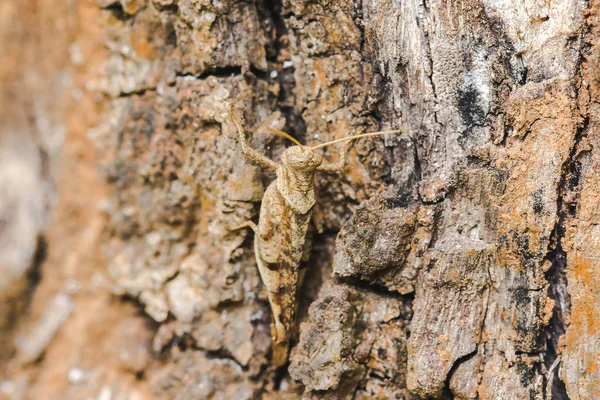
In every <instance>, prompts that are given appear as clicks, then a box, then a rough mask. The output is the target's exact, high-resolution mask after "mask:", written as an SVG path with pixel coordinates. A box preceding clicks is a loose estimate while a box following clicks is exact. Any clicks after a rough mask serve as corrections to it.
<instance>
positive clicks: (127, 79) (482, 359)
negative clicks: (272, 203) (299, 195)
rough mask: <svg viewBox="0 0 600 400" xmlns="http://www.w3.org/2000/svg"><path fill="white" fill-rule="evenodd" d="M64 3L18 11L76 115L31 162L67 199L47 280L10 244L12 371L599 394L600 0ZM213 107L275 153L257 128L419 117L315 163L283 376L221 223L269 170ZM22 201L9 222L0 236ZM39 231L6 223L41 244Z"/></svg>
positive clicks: (274, 385) (54, 380)
mask: <svg viewBox="0 0 600 400" xmlns="http://www.w3.org/2000/svg"><path fill="white" fill-rule="evenodd" d="M54 3H57V4H58V3H60V4H62V3H61V2H59V1H52V0H45V1H41V0H40V3H39V4H37V5H28V6H23V7H24V8H23V10H28V8H27V7H32V9H34V10H36V12H37V13H39V15H42V16H45V17H49V18H51V17H55V18H56V21H59V22H60V21H62V22H63V23H64V24H63V25H60V24H58V23H57V25H56V26H54V27H52V28H50V32H53V31H57V32H62V33H65V32H66V34H65V36H64V37H63V36H60V37H53V38H52V39H48V41H49V43H50V44H51V46H50V47H51V48H53V49H55V51H56V53H55V54H48V53H43V54H41V55H40V57H41V58H42V59H43V60H46V61H47V62H45V63H39V65H38V64H36V62H34V61H33V60H25V61H24V62H23V64H25V65H27V66H28V67H27V68H30V69H31V71H45V73H46V76H48V77H49V78H48V79H50V80H55V81H58V80H59V79H61V78H60V77H64V74H65V73H68V76H70V77H71V79H70V81H69V82H68V83H67V84H65V85H64V88H63V89H61V90H60V91H59V93H60V95H57V96H55V98H56V99H57V100H56V104H53V103H52V102H51V101H48V100H45V101H46V102H45V103H43V104H42V106H40V107H41V109H42V110H44V111H45V112H47V113H48V115H50V116H51V117H52V118H54V120H56V121H59V122H57V123H60V124H62V125H64V126H65V128H64V129H65V130H66V132H67V135H66V141H65V144H64V147H63V151H62V154H61V155H60V156H59V155H58V154H54V152H50V156H49V161H48V162H49V164H50V165H53V166H55V167H56V168H57V169H58V171H59V172H57V173H56V174H54V175H52V174H51V175H50V176H48V177H42V178H41V179H42V180H43V179H47V180H48V181H49V182H56V183H57V187H58V188H59V189H58V193H59V198H60V201H58V202H57V204H56V205H55V207H54V209H53V213H52V214H51V215H52V216H53V217H52V220H51V221H52V222H51V223H50V224H48V225H47V227H46V228H45V229H44V230H43V231H42V233H43V236H44V237H45V238H46V239H45V240H46V242H47V250H48V256H47V257H46V259H45V260H44V261H43V262H42V263H41V266H40V267H39V268H40V269H41V279H39V280H31V279H28V278H27V275H26V274H27V268H25V266H24V264H23V263H22V262H21V264H19V266H18V268H16V269H15V267H13V266H12V264H10V265H9V264H8V263H5V264H6V266H4V265H5V264H0V268H2V269H6V270H11V271H12V270H16V271H17V272H15V274H16V275H17V278H15V279H18V280H19V282H20V283H19V285H20V286H18V290H16V292H15V287H17V286H16V285H14V286H13V288H12V289H11V290H10V291H8V290H4V289H2V287H0V290H4V291H2V292H0V296H1V297H0V300H1V301H3V302H4V305H6V304H8V300H6V299H13V298H15V296H16V297H17V298H22V297H26V296H28V297H27V298H28V299H29V297H31V299H30V300H28V301H25V302H24V303H25V304H26V305H25V306H21V307H19V308H11V309H10V310H9V311H6V313H8V312H10V313H11V318H6V319H5V318H2V319H0V335H4V336H5V337H7V338H10V340H8V339H7V341H6V342H7V343H14V345H10V346H9V345H7V346H6V347H5V348H4V349H3V350H5V351H3V353H4V354H8V356H9V357H5V359H8V358H10V359H8V361H6V362H3V364H2V365H1V367H0V371H4V372H5V375H6V379H5V380H4V382H3V385H2V386H0V390H2V391H3V394H6V395H7V396H10V397H9V398H36V399H40V398H73V399H79V398H88V397H91V398H102V399H105V398H111V399H112V398H127V399H131V398H155V399H205V398H206V399H219V398H223V399H253V398H264V399H275V398H286V399H287V398H305V399H318V398H323V399H350V398H352V399H388V398H398V399H417V398H442V399H446V398H447V399H450V398H459V399H481V400H485V399H573V400H583V399H594V398H599V397H600V367H599V365H600V326H599V325H598V324H599V323H600V322H599V321H600V295H599V294H598V293H600V280H599V279H598V276H600V275H599V273H598V272H599V271H600V269H599V266H598V265H599V264H598V259H597V253H598V252H599V251H600V231H598V230H599V229H600V228H598V227H599V226H600V224H599V222H600V209H599V205H598V204H599V201H598V198H599V195H598V193H600V181H599V178H598V173H597V171H598V169H599V168H600V158H599V156H598V150H597V149H598V148H600V143H598V144H597V143H596V142H597V141H599V140H600V139H599V136H598V132H599V123H600V114H599V111H600V104H599V101H598V99H599V98H600V97H599V93H600V91H599V82H600V62H599V57H598V54H599V53H598V50H599V49H598V42H597V40H598V36H599V34H598V32H599V31H598V29H599V27H598V25H599V23H600V8H599V7H600V2H598V1H596V0H592V1H590V2H589V3H588V2H585V1H583V0H569V1H567V0H560V1H557V2H543V1H541V2H540V1H525V2H498V1H491V0H478V1H470V0H469V1H463V2H452V1H451V2H443V1H427V2H410V1H403V2H401V1H398V0H363V1H351V2H349V1H341V0H314V1H306V0H283V1H281V0H255V1H241V2H240V1H232V0H222V1H212V2H211V1H208V0H206V1H204V0H203V1H201V0H120V1H119V0H98V1H97V2H96V3H95V4H90V3H88V2H81V3H80V4H77V5H74V4H73V5H71V8H70V9H69V10H71V11H69V12H67V11H64V10H63V11H61V9H55V8H52V7H51V5H52V4H54ZM11 7H13V8H11ZM16 7H17V6H16V5H15V6H4V7H3V8H2V9H1V10H12V12H14V10H15V9H17V8H16ZM1 10H0V13H2V11H1ZM17 10H18V9H17ZM4 12H5V13H7V12H8V11H4ZM17 14H19V13H18V12H15V15H17ZM22 18H24V17H22ZM35 21H36V20H35V19H33V20H31V19H30V20H27V19H25V20H24V25H23V26H24V29H26V30H28V32H30V33H31V34H32V35H34V36H35V35H38V36H37V37H46V35H47V34H48V31H45V30H44V28H43V27H40V26H39V24H36V22H35ZM68 21H71V23H70V24H69V23H67V22H68ZM73 21H75V22H73ZM10 29H11V28H9V27H7V26H6V25H4V26H3V27H0V33H3V34H4V37H8V36H9V35H8V34H6V32H9V33H10V32H12V31H11V30H10ZM26 45H27V46H29V48H35V45H34V44H31V43H27V44H26ZM67 56H68V57H69V58H67ZM48 60H50V61H48ZM52 60H54V61H52ZM61 60H63V61H61ZM16 65H17V66H15V67H14V68H13V69H12V70H10V71H13V72H14V71H16V70H17V69H18V68H17V67H18V66H19V64H16ZM10 71H9V72H10ZM0 72H1V71H0ZM0 77H2V79H3V80H7V79H8V78H5V75H1V76H0ZM23 79H25V78H23ZM17 84H18V85H20V86H18V87H17V88H16V89H14V90H13V91H12V92H11V93H13V92H16V93H25V98H33V99H35V98H38V97H40V96H41V98H42V99H43V98H44V96H47V93H48V90H46V89H44V88H45V87H51V85H50V84H49V83H46V85H47V86H43V85H42V86H41V87H40V85H34V89H32V88H31V87H28V86H27V85H21V82H20V81H17ZM28 96H29V97H28ZM10 99H11V95H10V93H9V92H6V94H3V97H2V101H3V104H4V103H6V104H9V103H10ZM21 103H22V104H25V103H27V100H22V101H21ZM21 103H17V104H21ZM228 103H233V104H234V105H235V106H236V107H237V108H239V109H240V110H242V111H243V113H244V115H245V118H246V121H247V126H248V127H249V130H250V131H252V132H253V134H252V136H251V146H252V147H253V148H254V149H256V150H257V151H259V152H262V153H264V154H265V155H267V156H268V157H270V158H271V159H273V160H275V161H278V160H279V157H280V155H281V153H282V151H283V150H284V149H285V148H286V146H287V145H288V143H286V142H285V141H284V140H283V139H281V138H278V137H276V136H273V135H270V134H268V133H267V131H266V130H265V127H267V126H271V127H275V128H277V129H281V130H284V131H287V132H289V133H290V134H292V135H293V136H294V137H295V138H297V139H298V140H299V141H301V142H302V143H306V144H309V145H316V144H318V143H321V142H325V141H328V140H333V139H337V138H341V137H345V136H349V135H351V134H356V133H362V132H368V131H377V130H388V129H397V128H401V127H406V128H408V131H407V132H405V133H402V134H400V135H389V136H385V137H383V138H368V139H361V140H358V141H356V142H354V143H353V144H352V145H351V146H350V147H349V150H348V155H347V160H348V162H347V166H346V168H345V169H344V172H343V173H342V174H339V175H335V174H326V173H321V174H318V175H317V177H316V181H315V185H316V190H317V203H316V205H315V207H314V209H313V225H314V238H313V242H314V246H313V249H312V252H311V257H310V260H309V261H308V263H307V264H306V267H307V270H308V273H307V278H306V279H305V282H304V285H303V286H302V289H301V291H300V292H301V293H300V295H299V303H300V308H299V321H298V326H297V331H296V332H294V334H293V337H294V339H293V341H292V350H291V353H290V356H289V363H288V364H286V365H285V366H284V367H282V368H280V369H279V370H276V371H274V370H273V368H271V367H270V353H271V336H270V332H271V331H270V323H271V311H270V308H269V304H268V301H267V297H266V293H265V291H264V287H263V285H262V283H261V280H260V277H259V274H258V271H257V267H256V261H255V258H254V257H255V254H254V251H253V245H252V243H253V238H252V235H250V234H249V232H247V231H244V230H239V231H231V229H230V228H232V227H235V226H239V225H240V224H242V223H243V222H244V221H247V220H255V221H256V219H257V216H258V211H259V208H260V201H261V198H262V196H263V194H264V189H265V188H266V186H267V185H268V184H269V183H270V182H272V181H273V179H275V175H274V173H272V172H270V171H267V170H264V169H262V168H261V167H260V166H257V165H256V164H254V163H252V162H251V161H250V160H248V159H246V158H245V157H244V156H243V154H242V152H241V148H240V146H239V144H238V143H237V141H236V138H237V132H236V131H235V127H234V125H233V123H232V121H231V119H230V117H229V114H228V109H227V104H228ZM83 115H85V117H83ZM15 118H16V117H14V116H13V117H12V120H13V121H14V120H15ZM23 120H27V118H26V117H24V118H23ZM34 125H35V124H34ZM24 126H27V125H26V124H25V125H24ZM27 129H28V130H29V131H31V135H33V137H34V138H48V137H51V135H50V133H48V132H50V131H49V130H48V129H44V125H43V124H42V126H41V127H40V124H39V123H38V124H37V125H35V126H29V127H28V128H27ZM34 142H35V141H34ZM35 143H38V144H37V146H38V147H39V148H45V147H44V145H43V143H46V142H44V141H41V140H38V141H37V142H35ZM39 143H42V144H39ZM92 146H93V149H92ZM0 154H1V153H0ZM323 154H324V159H325V160H326V162H335V161H337V160H338V159H339V154H340V148H338V147H336V146H329V147H328V148H326V149H325V151H324V152H323ZM32 157H33V159H32V161H30V162H28V164H29V165H30V167H31V168H36V171H37V170H39V169H40V167H39V161H36V160H38V158H35V157H37V156H35V155H33V156H32ZM4 162H5V161H4V160H0V163H4ZM32 166H33V167H32ZM96 169H98V170H99V171H100V177H101V178H98V176H97V175H96V174H95V170H96ZM1 179H2V176H0V182H2V180H1ZM35 185H36V184H34V186H35ZM39 185H41V183H40V184H39ZM18 196H21V198H22V200H20V201H25V199H26V198H27V193H24V194H18ZM46 197H47V195H46ZM1 201H2V199H0V212H4V209H2V203H1ZM20 204H23V203H20ZM36 204H37V203H36ZM36 207H39V205H37V206H36ZM5 215H8V214H6V213H5ZM0 217H3V216H2V215H0ZM3 218H4V217H3ZM2 221H3V219H0V222H2ZM11 221H12V220H11ZM36 221H37V220H36ZM9 222H10V221H9ZM36 223H37V222H36ZM16 224H17V222H15V221H12V222H11V223H7V224H4V225H2V224H1V223H0V240H3V242H2V246H0V251H2V249H3V248H4V249H5V248H7V245H6V243H8V242H6V241H4V239H3V238H4V237H7V235H8V234H7V233H6V232H11V231H8V230H7V229H8V228H7V227H10V226H16ZM39 226H40V223H37V225H35V224H34V228H31V232H34V233H28V234H27V235H25V236H26V239H27V240H24V241H23V243H22V244H19V245H22V246H25V247H26V248H27V249H29V252H30V253H31V254H32V253H33V250H32V246H33V245H32V242H31V240H32V239H31V238H32V237H33V238H35V237H36V235H37V234H38V232H39V230H40V229H41V228H39ZM2 235H4V236H2ZM32 235H33V236H32ZM27 246H28V247H27ZM0 254H2V253H0ZM28 254H29V253H28ZM31 254H29V257H31ZM38 261H39V260H38ZM38 264H39V263H38ZM11 268H12V269H11ZM30 269H31V267H30ZM23 282H24V283H23ZM0 283H1V282H0ZM15 293H17V294H15ZM2 307H4V306H2ZM11 307H12V306H11ZM4 309H7V308H0V310H4ZM24 310H26V311H24ZM3 312H4V311H3ZM7 315H8V314H7ZM0 339H1V337H0ZM0 360H1V359H0ZM19 396H22V397H19ZM47 396H49V397H47Z"/></svg>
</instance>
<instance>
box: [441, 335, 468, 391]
mask: <svg viewBox="0 0 600 400" xmlns="http://www.w3.org/2000/svg"><path fill="white" fill-rule="evenodd" d="M476 355H477V347H475V350H473V351H472V352H470V353H468V354H465V355H464V356H462V357H459V358H458V359H457V360H456V361H454V364H452V368H450V371H448V375H446V383H445V384H444V389H443V390H442V395H441V397H440V399H442V400H453V399H454V394H453V393H452V390H450V380H451V379H452V375H454V373H455V372H456V370H457V369H458V367H460V366H461V364H464V363H465V362H467V361H469V360H470V359H472V358H473V357H475V356H476Z"/></svg>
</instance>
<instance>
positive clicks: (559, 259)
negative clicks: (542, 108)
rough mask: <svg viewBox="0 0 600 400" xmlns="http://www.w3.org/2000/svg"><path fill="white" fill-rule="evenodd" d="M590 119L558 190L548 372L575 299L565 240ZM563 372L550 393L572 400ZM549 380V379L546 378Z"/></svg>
mask: <svg viewBox="0 0 600 400" xmlns="http://www.w3.org/2000/svg"><path fill="white" fill-rule="evenodd" d="M588 123H589V121H588V119H586V120H585V121H584V123H583V125H582V127H581V128H580V129H578V131H577V134H576V136H575V141H574V144H573V147H572V148H571V152H570V154H569V158H568V161H567V165H565V166H564V167H563V173H562V175H561V179H560V183H559V186H558V198H557V212H558V220H557V222H556V225H555V226H554V230H553V232H552V234H551V243H552V244H553V246H554V248H553V249H552V250H551V251H550V252H549V253H548V254H547V256H546V258H547V260H548V261H550V263H551V267H550V268H549V269H548V271H547V272H546V274H545V277H546V280H547V281H548V284H549V290H548V295H549V296H550V298H551V299H552V300H554V301H555V306H554V310H553V314H552V318H551V319H550V323H549V324H548V326H547V327H546V328H545V330H544V335H545V338H546V353H545V357H544V365H545V368H546V370H547V371H549V370H550V369H551V366H552V365H553V364H554V362H555V361H556V359H557V358H558V357H559V353H560V351H559V349H558V341H559V339H560V337H561V336H562V335H563V334H564V333H565V331H566V326H565V320H566V319H567V318H568V315H570V312H571V299H570V296H569V293H568V291H567V276H566V269H567V257H568V254H567V253H566V251H565V250H564V249H563V243H562V242H563V239H564V237H565V233H566V226H565V225H566V220H567V219H571V218H575V217H576V209H577V203H578V201H579V194H578V186H579V179H580V175H581V161H579V156H580V155H581V153H580V152H579V151H580V150H579V144H580V143H581V140H582V139H583V137H584V136H585V135H586V134H587V131H588ZM558 370H559V368H555V369H554V370H553V371H551V373H552V374H553V378H552V388H551V393H546V396H550V397H551V398H552V399H559V400H561V399H568V398H569V397H568V396H567V392H566V388H565V385H564V383H563V382H562V380H561V379H560V378H559V376H558ZM546 378H547V379H549V377H546Z"/></svg>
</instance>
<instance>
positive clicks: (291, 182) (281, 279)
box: [229, 105, 406, 367]
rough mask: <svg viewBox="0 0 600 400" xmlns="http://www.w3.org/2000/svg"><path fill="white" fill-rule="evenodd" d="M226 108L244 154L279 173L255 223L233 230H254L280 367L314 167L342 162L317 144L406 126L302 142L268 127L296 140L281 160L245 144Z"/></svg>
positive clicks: (304, 256) (298, 279) (238, 120)
mask: <svg viewBox="0 0 600 400" xmlns="http://www.w3.org/2000/svg"><path fill="white" fill-rule="evenodd" d="M229 111H230V115H231V119H232V120H233V123H234V125H235V127H236V129H237V132H238V140H239V143H240V145H241V147H242V152H243V153H244V155H246V157H248V158H249V159H250V160H252V161H255V162H257V163H259V164H263V165H265V166H267V167H269V168H272V169H274V170H276V174H277V178H276V179H275V181H273V182H272V183H271V184H270V185H269V186H268V187H267V190H266V191H265V193H264V196H263V199H262V204H261V207H260V213H259V219H258V224H255V223H254V222H253V221H247V222H245V223H243V224H242V225H240V226H238V227H235V228H231V230H237V229H241V228H251V229H252V230H253V231H254V234H255V235H254V255H255V257H256V264H257V265H258V271H259V273H260V277H261V279H262V281H263V284H264V285H265V287H266V289H267V293H268V299H269V304H270V306H271V312H272V324H271V337H272V341H273V346H272V363H273V365H274V366H275V367H279V366H282V365H283V364H285V362H286V361H287V354H288V350H289V344H290V332H291V329H292V328H293V326H294V325H295V319H296V311H297V299H296V293H297V291H298V289H299V288H300V287H301V286H302V281H303V280H304V275H305V269H303V268H300V264H301V263H302V262H306V261H308V258H309V256H310V250H311V247H312V243H311V237H310V236H311V235H310V234H309V233H310V232H309V223H310V219H311V216H312V208H313V206H314V204H315V202H316V199H315V183H314V177H315V173H316V172H317V171H322V172H341V171H342V170H343V168H344V165H345V163H346V158H345V149H344V148H343V149H342V151H341V154H340V160H339V162H338V163H336V164H328V165H323V164H322V162H323V157H322V156H321V155H320V154H319V153H317V152H315V150H317V149H319V148H322V147H325V146H329V145H332V144H336V143H341V142H348V141H351V140H355V139H359V138H364V137H369V136H378V135H385V134H391V133H399V132H404V131H405V130H406V129H400V130H393V131H382V132H371V133H363V134H360V135H354V136H349V137H346V138H342V139H337V140H333V141H330V142H327V143H321V144H318V145H316V146H313V147H305V146H303V145H302V144H301V143H300V142H298V141H297V140H296V139H294V138H293V137H292V136H290V135H288V134H287V133H285V132H282V131H279V130H276V129H272V128H268V130H269V132H270V133H272V134H275V135H278V136H282V137H284V138H286V139H288V140H290V141H291V142H293V143H294V144H295V146H292V147H289V148H287V149H286V150H285V151H284V152H283V154H282V155H281V162H280V163H279V164H277V163H275V162H274V161H272V160H271V159H269V158H267V157H266V156H264V155H262V154H260V153H258V152H256V151H255V150H253V149H252V148H251V147H250V146H249V145H248V143H247V142H246V130H245V126H244V119H243V117H242V116H239V117H237V116H235V115H234V109H233V105H230V108H229Z"/></svg>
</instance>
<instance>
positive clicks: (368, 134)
mask: <svg viewBox="0 0 600 400" xmlns="http://www.w3.org/2000/svg"><path fill="white" fill-rule="evenodd" d="M407 130H408V128H404V129H397V130H394V131H380V132H369V133H361V134H358V135H353V136H348V137H345V138H341V139H336V140H332V141H330V142H325V143H320V144H318V145H316V146H313V147H311V148H310V149H311V150H314V149H319V148H321V147H325V146H329V145H330V144H335V143H340V142H348V141H350V140H355V139H360V138H364V137H369V136H380V135H389V134H392V133H400V132H406V131H407Z"/></svg>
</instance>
